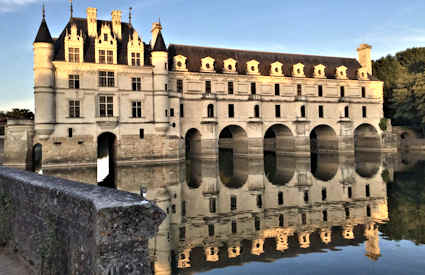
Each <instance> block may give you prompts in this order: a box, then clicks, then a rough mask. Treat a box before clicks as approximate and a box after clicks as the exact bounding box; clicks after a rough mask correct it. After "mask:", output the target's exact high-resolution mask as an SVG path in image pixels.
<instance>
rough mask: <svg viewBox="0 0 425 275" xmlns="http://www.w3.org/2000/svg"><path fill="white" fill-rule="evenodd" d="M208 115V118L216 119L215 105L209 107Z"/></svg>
mask: <svg viewBox="0 0 425 275" xmlns="http://www.w3.org/2000/svg"><path fill="white" fill-rule="evenodd" d="M207 113H208V114H207V115H208V117H214V105H213V104H209V105H208V107H207Z"/></svg>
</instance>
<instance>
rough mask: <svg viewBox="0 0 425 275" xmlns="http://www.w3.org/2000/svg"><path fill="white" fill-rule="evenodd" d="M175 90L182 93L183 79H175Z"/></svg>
mask: <svg viewBox="0 0 425 275" xmlns="http://www.w3.org/2000/svg"><path fill="white" fill-rule="evenodd" d="M177 92H178V93H183V79H177Z"/></svg>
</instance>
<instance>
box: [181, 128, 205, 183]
mask: <svg viewBox="0 0 425 275" xmlns="http://www.w3.org/2000/svg"><path fill="white" fill-rule="evenodd" d="M185 147H186V180H187V184H188V186H189V187H190V188H198V187H199V186H200V185H201V182H202V174H201V163H200V160H199V158H200V155H201V151H202V149H201V133H200V132H199V130H197V129H194V128H192V129H190V130H189V131H187V133H186V137H185Z"/></svg>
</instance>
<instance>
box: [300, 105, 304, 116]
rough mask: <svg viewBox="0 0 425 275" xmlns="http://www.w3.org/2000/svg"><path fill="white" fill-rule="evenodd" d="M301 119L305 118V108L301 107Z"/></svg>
mask: <svg viewBox="0 0 425 275" xmlns="http://www.w3.org/2000/svg"><path fill="white" fill-rule="evenodd" d="M301 117H305V106H304V105H303V106H301Z"/></svg>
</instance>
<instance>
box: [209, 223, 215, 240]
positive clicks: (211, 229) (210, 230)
mask: <svg viewBox="0 0 425 275" xmlns="http://www.w3.org/2000/svg"><path fill="white" fill-rule="evenodd" d="M214 231H215V230H214V224H209V225H208V236H210V237H212V236H214Z"/></svg>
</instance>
